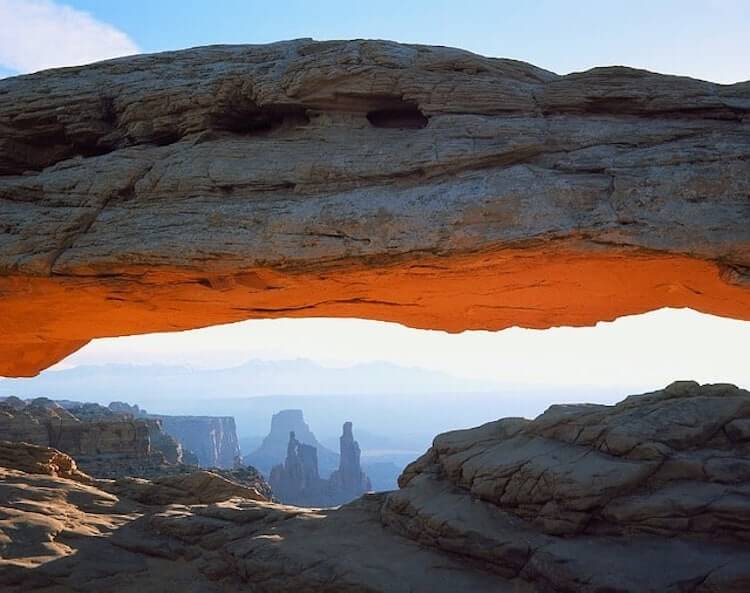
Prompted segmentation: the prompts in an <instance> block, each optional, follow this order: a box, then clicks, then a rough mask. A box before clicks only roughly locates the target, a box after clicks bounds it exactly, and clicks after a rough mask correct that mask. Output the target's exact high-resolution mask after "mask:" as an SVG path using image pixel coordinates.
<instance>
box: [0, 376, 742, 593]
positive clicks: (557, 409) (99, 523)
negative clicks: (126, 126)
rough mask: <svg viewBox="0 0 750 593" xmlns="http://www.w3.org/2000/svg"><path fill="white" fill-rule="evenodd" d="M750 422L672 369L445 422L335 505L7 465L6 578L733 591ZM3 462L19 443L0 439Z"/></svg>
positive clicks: (187, 585) (82, 582)
mask: <svg viewBox="0 0 750 593" xmlns="http://www.w3.org/2000/svg"><path fill="white" fill-rule="evenodd" d="M749 427H750V392H747V391H744V390H741V389H738V388H736V387H733V386H730V385H704V386H699V385H697V384H695V383H676V384H673V385H671V386H670V387H668V388H667V389H665V390H661V391H657V392H654V393H649V394H644V395H639V396H632V397H630V398H628V399H626V400H624V401H623V402H621V403H620V404H618V405H616V406H599V405H596V406H591V405H573V406H553V407H552V408H550V409H549V410H548V411H547V412H545V413H544V414H542V415H541V416H539V417H538V418H537V419H535V420H533V421H529V420H523V419H517V418H510V419H504V420H499V421H496V422H490V423H488V424H485V425H483V426H481V427H478V428H474V429H470V430H462V431H456V432H451V433H447V434H443V435H440V436H438V437H437V438H436V439H435V442H434V444H433V446H432V448H431V449H430V450H429V451H428V452H427V453H426V454H425V455H424V456H423V457H422V458H420V459H419V460H417V461H416V462H414V463H413V464H412V465H411V466H410V467H409V468H408V469H407V470H406V471H405V472H404V474H403V475H402V477H401V489H400V490H398V491H396V492H391V493H384V494H377V495H368V496H365V497H363V498H361V499H359V500H357V501H355V502H354V503H351V504H349V505H344V506H342V507H340V508H338V509H328V510H312V509H300V508H296V507H284V506H281V505H276V504H272V503H268V502H263V501H257V500H252V499H250V498H252V497H250V498H248V497H247V496H245V495H244V494H241V493H240V494H239V496H240V497H241V498H236V497H235V498H228V497H229V496H236V495H237V492H238V491H237V490H236V489H234V488H233V487H225V488H224V489H222V488H220V487H219V486H218V483H217V486H216V487H215V488H214V487H211V488H207V487H204V486H203V485H200V486H198V487H197V490H196V488H195V485H196V484H195V482H200V483H201V484H202V482H201V480H203V479H205V478H202V477H197V478H195V480H193V481H188V483H185V482H184V481H179V480H173V481H172V483H171V486H170V488H177V487H178V486H179V487H180V488H181V490H180V491H179V493H178V494H173V496H174V497H175V498H178V499H179V500H180V501H181V504H173V505H169V506H163V503H164V502H165V499H164V498H161V497H159V496H155V494H154V493H155V492H157V490H158V491H160V492H162V493H164V492H168V491H169V489H167V488H158V487H156V486H153V485H149V484H153V483H148V482H145V481H144V482H136V483H134V484H132V486H133V489H132V490H131V491H130V492H129V493H128V490H127V488H126V485H125V484H122V483H121V482H107V481H97V482H95V483H94V484H85V483H84V484H81V483H78V482H75V481H72V480H67V479H62V478H59V477H57V478H56V477H52V476H51V475H49V474H50V472H49V471H47V470H46V469H44V468H42V469H40V470H39V472H40V474H35V473H31V472H34V471H36V470H35V469H34V467H35V466H34V465H33V464H32V465H31V466H29V464H25V465H24V466H23V468H24V470H25V472H26V473H24V471H18V470H16V469H13V466H12V465H11V466H10V467H7V466H6V468H5V469H3V468H0V478H2V479H0V549H2V554H0V585H2V586H3V587H4V589H3V590H4V591H5V590H7V591H9V592H10V593H17V592H18V593H20V592H21V591H23V592H24V593H27V592H28V591H44V592H49V593H52V592H53V591H60V590H66V588H68V589H71V588H72V589H76V590H82V591H88V590H91V591H93V590H99V589H101V588H102V587H105V586H106V588H107V590H108V591H113V592H115V593H124V592H125V591H134V590H144V589H143V587H152V588H155V587H156V588H158V587H161V589H159V590H162V591H168V592H170V593H171V592H172V591H174V592H177V591H180V590H196V591H198V590H200V591H202V592H203V591H205V592H210V593H214V592H216V593H219V592H220V591H226V590H232V591H247V592H253V593H259V592H263V593H265V592H268V593H282V592H283V593H291V592H293V591H306V592H308V591H309V592H313V593H315V592H320V593H323V592H325V593H332V592H348V593H355V592H361V591H367V592H382V593H403V592H406V591H414V592H425V593H426V592H430V593H455V592H456V591H471V592H472V593H490V592H492V593H573V592H575V593H603V592H607V593H609V592H617V593H664V592H666V591H674V592H682V593H718V592H721V593H745V592H747V591H748V590H750V473H749V472H748V467H749V465H748V463H749V462H748V459H749V458H750V428H749ZM25 447H28V446H25ZM34 457H36V458H39V457H40V456H39V454H36V455H34ZM6 459H10V460H11V464H12V460H13V459H14V457H13V456H12V455H7V454H4V453H3V448H2V447H0V460H6ZM3 463H8V462H7V461H3ZM41 465H42V466H44V465H45V464H44V463H42V464H41ZM47 465H49V464H47ZM180 485H181V486H180ZM118 488H119V490H118ZM154 488H156V490H154ZM173 491H174V490H173ZM204 492H205V495H203V494H201V493H204ZM139 497H140V500H141V501H146V502H138V500H139ZM220 499H221V500H220ZM209 500H213V501H214V502H208V501H209ZM219 500H220V501H219ZM217 501H218V502H217ZM198 503H201V504H198ZM148 505H151V506H148ZM61 509H64V510H65V511H66V516H67V520H66V522H65V523H62V522H60V521H59V520H58V519H57V518H56V517H59V516H60V511H61ZM97 536H105V537H97ZM145 590H149V589H148V588H146V589H145Z"/></svg>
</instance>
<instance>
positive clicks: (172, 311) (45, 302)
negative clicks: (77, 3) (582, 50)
mask: <svg viewBox="0 0 750 593" xmlns="http://www.w3.org/2000/svg"><path fill="white" fill-rule="evenodd" d="M749 157H750V83H741V84H736V85H731V86H721V85H715V84H712V83H708V82H703V81H698V80H693V79H688V78H679V77H672V76H664V75H659V74H653V73H650V72H645V71H640V70H633V69H629V68H622V67H609V68H597V69H594V70H590V71H588V72H583V73H578V74H571V75H568V76H558V75H556V74H553V73H551V72H547V71H545V70H541V69H539V68H536V67H534V66H531V65H529V64H525V63H522V62H517V61H513V60H502V59H490V58H484V57H481V56H477V55H473V54H470V53H468V52H465V51H461V50H457V49H449V48H437V47H423V46H414V45H401V44H397V43H391V42H384V41H336V42H314V41H310V40H296V41H290V42H283V43H276V44H271V45H264V46H215V47H207V48H199V49H192V50H186V51H181V52H171V53H162V54H156V55H148V56H137V57H133V58H123V59H119V60H112V61H108V62H102V63H99V64H94V65H90V66H84V67H77V68H66V69H58V70H51V71H46V72H41V73H38V74H33V75H29V76H22V77H17V78H11V79H7V80H3V81H0V348H1V349H2V350H1V351H2V355H1V356H0V374H2V375H8V376H22V375H33V374H35V373H37V372H38V371H40V370H41V369H43V368H46V367H47V366H49V365H50V364H53V363H54V362H56V361H57V360H59V359H61V358H62V357H64V356H65V355H67V354H68V353H70V352H72V351H74V350H75V349H77V348H79V347H80V346H82V345H83V344H85V343H86V342H87V341H89V340H90V339H92V338H94V337H100V336H114V335H125V334H134V333H146V332H153V331H165V330H178V329H187V328H195V327H201V326H206V325H212V324H217V323H223V322H230V321H237V320H241V319H249V318H254V317H279V316H353V317H366V318H372V319H382V320H392V321H398V322H401V323H404V324H407V325H410V326H414V327H421V328H436V329H446V330H449V331H461V330H465V329H479V328H483V329H502V328H505V327H509V326H512V325H520V326H525V327H537V328H544V327H550V326H553V325H587V324H593V323H595V322H597V321H599V320H606V319H614V318H616V317H618V316H620V315H624V314H633V313H640V312H645V311H648V310H652V309H655V308H658V307H662V306H672V307H692V308H694V309H696V310H700V311H704V312H708V313H713V314H717V315H723V316H729V317H734V318H738V319H750V224H749V223H750V161H749V160H748V158H749Z"/></svg>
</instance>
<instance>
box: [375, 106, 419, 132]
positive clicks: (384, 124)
mask: <svg viewBox="0 0 750 593" xmlns="http://www.w3.org/2000/svg"><path fill="white" fill-rule="evenodd" d="M367 120H368V121H369V122H370V124H372V126H374V127H376V128H396V129H402V130H420V129H422V128H424V127H425V126H427V124H428V123H429V120H428V119H427V117H425V115H424V114H423V113H422V112H421V111H420V110H419V107H417V106H416V105H412V104H408V103H404V104H403V105H401V106H398V107H388V108H385V109H375V110H373V111H370V112H368V113H367Z"/></svg>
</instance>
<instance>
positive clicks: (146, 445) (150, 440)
mask: <svg viewBox="0 0 750 593" xmlns="http://www.w3.org/2000/svg"><path fill="white" fill-rule="evenodd" d="M60 403H62V404H64V406H63V405H60ZM0 438H2V439H4V440H7V441H15V442H19V441H23V442H26V443H31V444H34V445H41V446H45V447H53V448H55V449H58V450H60V451H63V452H65V453H67V454H69V455H72V456H75V458H76V460H77V461H78V464H79V466H80V467H81V469H83V470H84V471H86V472H87V473H90V474H92V475H94V476H97V477H104V478H115V477H120V476H123V475H132V476H150V475H155V474H159V473H163V472H164V471H165V470H166V469H168V468H167V466H176V465H178V464H181V463H182V461H183V456H182V455H183V454H182V447H181V446H180V444H179V442H177V441H176V440H175V439H174V438H172V437H170V436H169V435H167V434H165V433H164V432H162V429H161V423H160V421H159V420H156V419H153V418H142V417H139V418H136V417H134V416H133V415H131V414H125V413H120V412H114V411H112V410H111V409H109V408H106V407H104V406H100V405H98V404H81V403H79V402H68V401H66V402H54V401H52V400H50V399H47V398H36V399H34V400H30V401H28V402H25V401H23V400H21V399H19V398H16V397H10V398H7V399H5V400H3V401H0Z"/></svg>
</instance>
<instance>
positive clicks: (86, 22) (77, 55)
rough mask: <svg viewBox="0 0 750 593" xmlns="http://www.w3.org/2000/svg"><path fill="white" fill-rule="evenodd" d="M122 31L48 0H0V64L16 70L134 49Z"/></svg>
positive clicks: (77, 62)
mask: <svg viewBox="0 0 750 593" xmlns="http://www.w3.org/2000/svg"><path fill="white" fill-rule="evenodd" d="M138 51H139V50H138V46H137V45H136V44H135V43H134V42H133V40H132V39H130V37H128V36H127V35H126V34H125V33H123V32H122V31H119V30H118V29H116V28H115V27H113V26H112V25H108V24H107V23H103V22H100V21H98V20H96V19H95V18H94V17H93V16H91V15H90V14H88V13H86V12H82V11H80V10H76V9H74V8H71V7H70V6H65V5H63V4H57V3H55V2H51V1H50V0H0V68H2V67H4V68H7V69H10V70H13V71H16V72H19V73H27V72H36V71H37V70H44V69H45V68H54V67H58V66H77V65H80V64H87V63H90V62H96V61H99V60H105V59H107V58H115V57H118V56H126V55H130V54H134V53H138Z"/></svg>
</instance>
